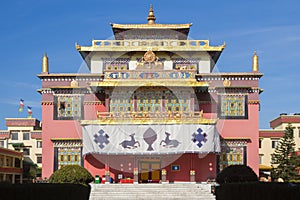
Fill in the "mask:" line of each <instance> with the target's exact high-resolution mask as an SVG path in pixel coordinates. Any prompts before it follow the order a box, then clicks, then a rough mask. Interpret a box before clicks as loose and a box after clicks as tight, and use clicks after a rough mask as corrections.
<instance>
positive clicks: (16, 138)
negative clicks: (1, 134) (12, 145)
mask: <svg viewBox="0 0 300 200" xmlns="http://www.w3.org/2000/svg"><path fill="white" fill-rule="evenodd" d="M18 134H19V133H18V132H12V133H11V139H12V140H18Z"/></svg>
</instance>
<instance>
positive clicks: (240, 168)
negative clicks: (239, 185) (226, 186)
mask: <svg viewBox="0 0 300 200" xmlns="http://www.w3.org/2000/svg"><path fill="white" fill-rule="evenodd" d="M216 181H217V183H219V184H223V183H235V182H251V181H258V177H257V176H256V174H255V172H254V171H253V170H252V169H251V168H250V167H248V166H246V165H230V166H228V167H226V168H225V169H223V171H221V173H219V174H218V175H217V178H216Z"/></svg>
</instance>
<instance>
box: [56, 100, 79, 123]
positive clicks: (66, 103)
mask: <svg viewBox="0 0 300 200" xmlns="http://www.w3.org/2000/svg"><path fill="white" fill-rule="evenodd" d="M82 118H83V97H82V96H55V98H54V119H56V120H72V119H82Z"/></svg>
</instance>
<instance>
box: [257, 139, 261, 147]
mask: <svg viewBox="0 0 300 200" xmlns="http://www.w3.org/2000/svg"><path fill="white" fill-rule="evenodd" d="M261 142H262V139H259V142H258V148H261Z"/></svg>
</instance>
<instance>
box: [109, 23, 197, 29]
mask: <svg viewBox="0 0 300 200" xmlns="http://www.w3.org/2000/svg"><path fill="white" fill-rule="evenodd" d="M110 25H111V27H112V28H117V29H186V28H190V27H191V26H192V25H193V24H192V23H188V24H115V23H110Z"/></svg>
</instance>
